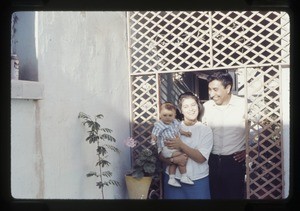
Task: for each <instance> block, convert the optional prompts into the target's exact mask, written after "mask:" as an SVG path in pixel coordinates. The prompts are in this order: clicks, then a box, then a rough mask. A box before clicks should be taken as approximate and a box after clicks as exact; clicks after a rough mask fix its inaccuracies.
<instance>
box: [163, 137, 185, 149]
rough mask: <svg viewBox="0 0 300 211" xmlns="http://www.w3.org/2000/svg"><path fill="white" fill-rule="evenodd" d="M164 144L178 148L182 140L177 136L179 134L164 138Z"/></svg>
mask: <svg viewBox="0 0 300 211" xmlns="http://www.w3.org/2000/svg"><path fill="white" fill-rule="evenodd" d="M164 144H165V146H167V147H168V148H169V149H179V150H180V148H181V146H182V144H183V142H182V141H181V139H180V138H179V136H176V137H175V138H172V139H169V140H165V142H164Z"/></svg>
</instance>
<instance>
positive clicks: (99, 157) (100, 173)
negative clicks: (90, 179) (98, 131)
mask: <svg viewBox="0 0 300 211" xmlns="http://www.w3.org/2000/svg"><path fill="white" fill-rule="evenodd" d="M97 145H98V148H99V147H100V142H99V140H98V141H97ZM97 155H98V161H99V176H100V181H101V183H102V184H103V178H102V168H101V164H100V161H101V156H100V154H99V152H98V154H97ZM101 193H102V199H104V191H103V186H101Z"/></svg>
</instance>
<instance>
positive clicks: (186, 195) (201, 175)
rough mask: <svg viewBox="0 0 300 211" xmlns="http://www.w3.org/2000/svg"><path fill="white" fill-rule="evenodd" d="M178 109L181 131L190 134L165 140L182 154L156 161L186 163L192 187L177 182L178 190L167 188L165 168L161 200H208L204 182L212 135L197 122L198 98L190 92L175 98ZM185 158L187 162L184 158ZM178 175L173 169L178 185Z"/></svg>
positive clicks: (170, 146) (206, 175)
mask: <svg viewBox="0 0 300 211" xmlns="http://www.w3.org/2000/svg"><path fill="white" fill-rule="evenodd" d="M178 108H179V110H180V112H181V114H182V116H183V121H182V122H181V126H182V129H183V130H185V131H190V132H191V133H192V135H191V137H186V136H180V137H176V138H174V139H171V140H167V141H165V145H166V146H168V147H169V148H170V149H179V150H181V151H182V152H183V153H184V154H183V155H180V156H176V157H171V158H168V159H167V158H163V156H162V155H161V153H160V159H161V160H162V161H163V162H164V163H166V164H168V165H170V164H172V163H174V164H177V165H184V164H185V163H186V168H187V174H188V176H189V178H190V179H191V180H193V182H194V184H193V185H189V184H184V183H181V187H174V186H171V185H168V180H169V175H168V166H167V167H166V171H165V173H164V182H163V184H164V185H163V186H164V199H210V190H209V179H208V173H209V168H208V158H209V154H210V152H211V149H212V145H213V135H212V131H211V129H210V128H209V127H207V126H205V125H204V124H202V123H201V122H200V121H199V120H200V117H201V116H202V113H203V109H202V108H203V107H202V106H201V104H200V102H199V99H198V97H196V96H195V95H193V94H192V93H190V92H189V93H183V94H182V95H180V96H179V99H178ZM188 158H189V159H188ZM180 177H181V174H180V172H179V171H178V169H177V170H176V174H175V178H176V179H177V180H178V182H180Z"/></svg>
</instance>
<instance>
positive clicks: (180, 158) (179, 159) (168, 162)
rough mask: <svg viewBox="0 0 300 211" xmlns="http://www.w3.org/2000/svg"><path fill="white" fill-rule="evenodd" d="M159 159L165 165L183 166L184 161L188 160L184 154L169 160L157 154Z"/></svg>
mask: <svg viewBox="0 0 300 211" xmlns="http://www.w3.org/2000/svg"><path fill="white" fill-rule="evenodd" d="M158 157H159V159H160V160H161V161H162V162H163V163H165V164H166V165H171V164H176V165H185V164H186V161H187V159H188V156H187V155H186V154H180V155H178V156H176V157H171V158H165V157H164V156H163V155H162V154H161V152H160V153H159V156H158Z"/></svg>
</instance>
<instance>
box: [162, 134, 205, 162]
mask: <svg viewBox="0 0 300 211" xmlns="http://www.w3.org/2000/svg"><path fill="white" fill-rule="evenodd" d="M165 145H166V146H168V147H169V148H171V149H179V150H181V151H182V152H183V153H185V154H186V155H187V156H188V157H189V158H191V159H192V160H194V161H196V162H197V163H203V162H205V161H206V158H205V157H204V156H203V155H202V153H201V152H200V151H199V150H198V149H194V148H191V147H189V146H188V145H186V144H185V143H184V142H183V141H182V140H181V139H180V138H179V136H177V137H176V138H174V139H171V140H169V141H165Z"/></svg>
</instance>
